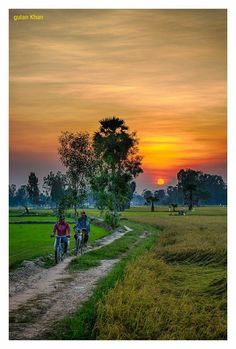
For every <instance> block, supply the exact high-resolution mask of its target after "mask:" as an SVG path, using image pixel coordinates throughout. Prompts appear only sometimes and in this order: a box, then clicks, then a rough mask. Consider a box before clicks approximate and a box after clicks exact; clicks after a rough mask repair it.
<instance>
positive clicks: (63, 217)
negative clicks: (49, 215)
mask: <svg viewBox="0 0 236 349" xmlns="http://www.w3.org/2000/svg"><path fill="white" fill-rule="evenodd" d="M59 222H60V223H64V222H65V216H63V215H60V216H59Z"/></svg>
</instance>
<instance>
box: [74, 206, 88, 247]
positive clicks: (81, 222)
mask: <svg viewBox="0 0 236 349" xmlns="http://www.w3.org/2000/svg"><path fill="white" fill-rule="evenodd" d="M74 230H75V235H74V237H75V239H76V240H77V239H78V238H80V235H79V233H80V231H81V230H83V231H84V232H85V241H84V243H85V246H87V242H88V238H89V233H90V224H89V220H88V217H87V215H86V213H85V211H82V212H81V213H80V217H79V218H78V221H77V224H76V226H75V228H74Z"/></svg>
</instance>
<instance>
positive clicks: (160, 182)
mask: <svg viewBox="0 0 236 349" xmlns="http://www.w3.org/2000/svg"><path fill="white" fill-rule="evenodd" d="M157 184H159V185H163V184H165V181H164V179H163V178H158V180H157Z"/></svg>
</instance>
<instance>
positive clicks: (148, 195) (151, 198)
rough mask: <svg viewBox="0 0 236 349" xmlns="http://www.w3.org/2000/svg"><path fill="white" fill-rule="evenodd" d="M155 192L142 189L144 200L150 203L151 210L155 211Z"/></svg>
mask: <svg viewBox="0 0 236 349" xmlns="http://www.w3.org/2000/svg"><path fill="white" fill-rule="evenodd" d="M157 194H158V193H157V191H155V192H154V193H153V192H152V191H151V190H148V189H144V191H143V197H144V199H145V201H146V202H147V203H148V204H151V212H154V211H155V206H154V203H155V202H157V201H159V198H158V196H157Z"/></svg>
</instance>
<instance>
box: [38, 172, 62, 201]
mask: <svg viewBox="0 0 236 349" xmlns="http://www.w3.org/2000/svg"><path fill="white" fill-rule="evenodd" d="M43 180H44V184H43V188H44V191H45V192H46V194H47V195H48V196H49V197H50V201H51V205H53V204H55V205H56V207H58V205H59V202H60V200H61V199H62V198H63V196H64V195H65V189H66V185H67V179H66V176H65V175H64V174H62V173H61V172H60V171H58V172H57V173H56V174H54V173H53V172H52V171H51V172H50V173H49V174H48V175H47V177H44V179H43Z"/></svg>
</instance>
